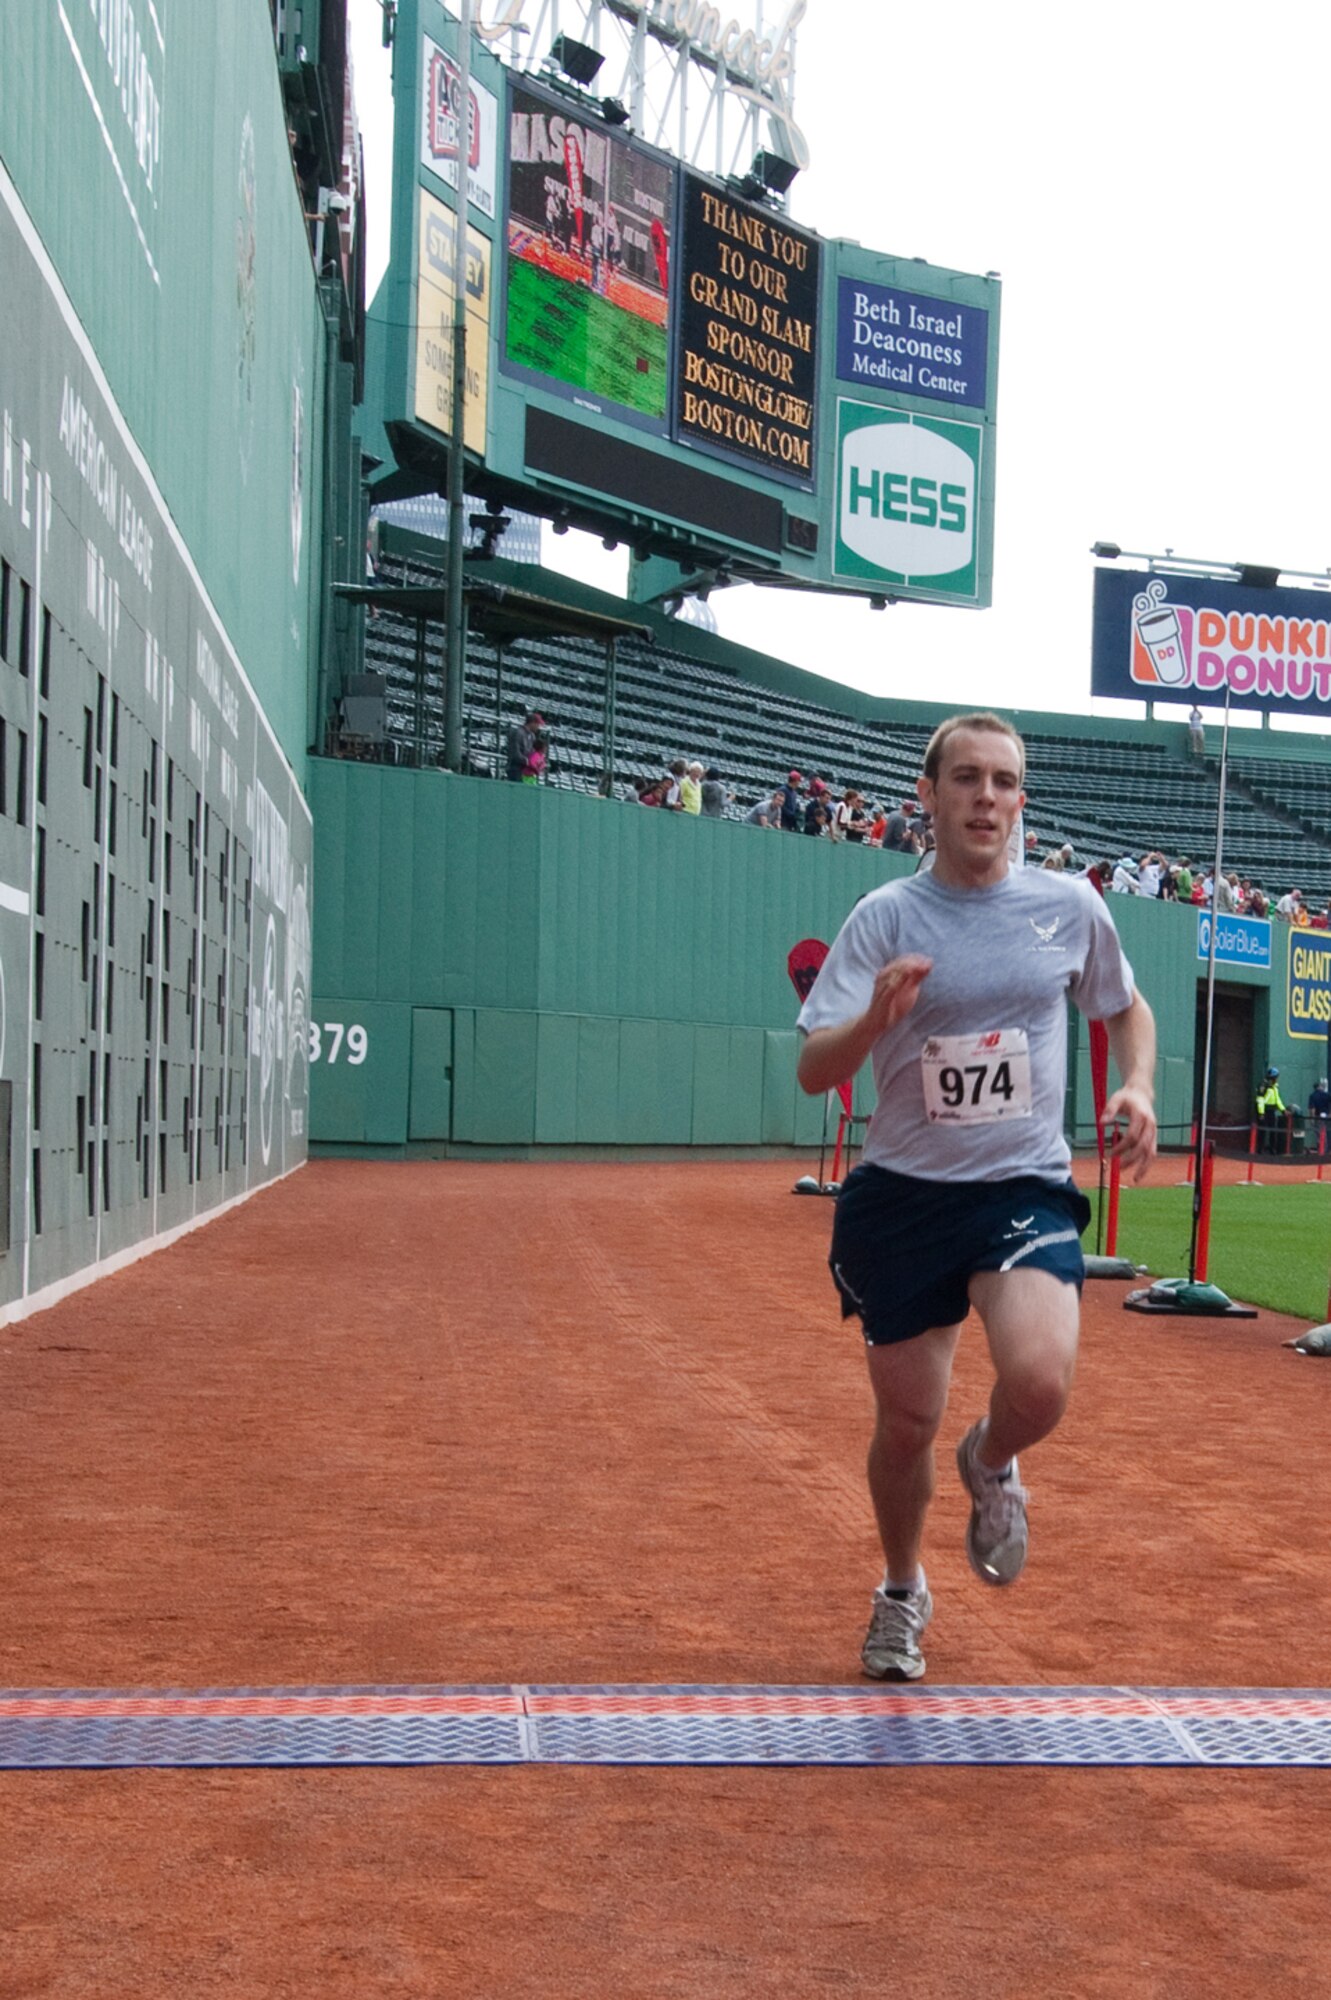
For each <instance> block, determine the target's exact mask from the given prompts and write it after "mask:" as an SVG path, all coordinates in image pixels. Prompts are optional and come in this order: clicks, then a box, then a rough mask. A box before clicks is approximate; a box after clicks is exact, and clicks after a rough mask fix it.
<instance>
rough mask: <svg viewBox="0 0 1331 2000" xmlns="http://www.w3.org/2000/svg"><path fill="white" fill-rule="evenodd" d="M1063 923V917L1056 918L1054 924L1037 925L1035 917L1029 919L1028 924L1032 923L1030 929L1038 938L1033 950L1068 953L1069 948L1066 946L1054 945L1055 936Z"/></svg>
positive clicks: (1032, 947)
mask: <svg viewBox="0 0 1331 2000" xmlns="http://www.w3.org/2000/svg"><path fill="white" fill-rule="evenodd" d="M1062 921H1063V919H1062V917H1055V918H1054V921H1053V923H1052V924H1037V923H1036V921H1035V918H1034V917H1031V918H1029V919H1028V922H1029V923H1030V927H1031V929H1032V930H1033V931H1034V932H1035V936H1036V942H1035V943H1034V944H1033V945H1032V946H1031V950H1032V951H1066V950H1067V946H1066V945H1065V944H1055V943H1054V938H1055V935H1056V934H1057V931H1058V927H1059V925H1060V924H1061V923H1062Z"/></svg>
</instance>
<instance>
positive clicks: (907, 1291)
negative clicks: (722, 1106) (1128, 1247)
mask: <svg viewBox="0 0 1331 2000" xmlns="http://www.w3.org/2000/svg"><path fill="white" fill-rule="evenodd" d="M1024 773H1025V748H1024V745H1023V744H1022V741H1021V738H1020V737H1019V736H1018V735H1017V733H1016V731H1015V730H1013V729H1012V728H1011V727H1010V726H1009V725H1008V724H1007V723H1006V722H1003V721H1001V720H1000V719H999V717H998V716H995V715H959V716H953V717H952V718H951V719H950V720H949V721H947V722H945V723H943V724H942V726H941V728H939V729H938V730H936V731H935V733H934V736H933V739H932V741H931V742H930V744H929V747H928V750H927V751H926V753H925V759H924V776H923V777H922V778H921V779H920V781H919V785H918V787H917V789H918V792H919V796H920V801H921V804H922V805H923V806H924V807H925V809H926V811H928V812H930V813H931V814H932V815H933V825H934V836H935V840H936V843H937V851H936V856H935V862H934V866H933V868H932V870H930V871H929V872H928V873H922V874H917V875H914V876H910V877H907V878H906V879H904V880H902V881H895V882H889V883H886V884H885V885H884V886H883V887H882V888H881V889H876V890H874V891H873V892H872V894H870V895H868V896H865V897H863V898H862V899H861V901H860V902H859V903H857V904H856V906H855V908H854V909H853V910H852V911H851V913H850V915H849V917H848V918H847V919H846V922H845V923H844V924H843V925H842V928H841V932H840V934H839V936H838V937H837V940H836V943H835V944H834V945H833V946H832V949H831V952H830V953H829V954H828V958H827V961H826V963H825V964H824V966H823V969H822V971H821V972H820V973H819V975H818V979H817V982H816V984H815V985H814V988H813V991H812V992H811V993H810V995H809V997H808V999H807V1000H806V1001H805V1003H804V1006H803V1008H802V1010H801V1012H800V1017H799V1026H800V1028H801V1030H802V1031H803V1033H804V1035H805V1038H806V1039H805V1041H804V1045H803V1048H802V1050H801V1052H800V1062H799V1080H800V1083H801V1084H802V1086H803V1088H804V1089H805V1090H806V1091H808V1092H809V1093H810V1094H811V1095H816V1094H817V1093H819V1092H820V1091H825V1090H829V1089H831V1088H832V1087H833V1086H834V1085H836V1084H838V1083H841V1082H843V1081H844V1080H845V1079H846V1078H847V1077H850V1076H853V1075H854V1074H855V1072H856V1070H858V1069H859V1067H860V1065H861V1063H862V1062H863V1061H864V1060H865V1058H866V1056H872V1058H873V1069H874V1083H875V1085H876V1087H877V1092H878V1104H877V1108H876V1110H875V1111H874V1114H873V1117H872V1119H871V1121H870V1124H869V1130H868V1135H867V1138H866V1141H865V1146H864V1154H863V1158H862V1161H861V1163H860V1165H859V1166H858V1167H857V1168H856V1169H855V1171H854V1172H853V1173H852V1174H851V1175H850V1176H849V1177H848V1179H847V1181H846V1184H845V1187H844V1188H843V1190H842V1193H841V1195H840V1198H839V1200H838V1202H837V1209H836V1222H835V1225H834V1228H833V1233H832V1250H831V1255H830V1258H829V1263H830V1265H831V1270H832V1276H833V1279H834V1280H835V1283H836V1286H837V1290H838V1291H839V1293H840V1295H841V1310H842V1314H843V1317H847V1318H849V1317H850V1315H851V1314H852V1313H853V1314H857V1315H858V1316H859V1318H860V1320H861V1322H862V1324H863V1327H864V1338H865V1341H866V1343H867V1347H868V1360H869V1375H870V1380H871V1382H872V1384H873V1390H874V1395H875V1398H876V1402H877V1425H876V1428H875V1432H874V1437H873V1442H872V1444H871V1445H870V1448H869V1490H870V1493H871V1495H872V1498H873V1505H874V1511H875V1513H876V1515H877V1518H878V1531H879V1535H880V1536H881V1538H882V1544H883V1553H884V1555H885V1557H886V1559H887V1568H886V1573H885V1575H884V1578H883V1581H882V1584H881V1585H880V1587H879V1588H878V1589H877V1590H876V1591H875V1593H874V1606H873V1617H872V1621H871V1623H870V1626H869V1632H868V1636H867V1638H866V1639H865V1642H864V1651H863V1654H862V1659H863V1664H864V1670H865V1672H866V1673H867V1674H870V1675H872V1676H874V1677H875V1678H876V1679H880V1680H881V1679H893V1680H918V1679H919V1677H920V1676H921V1674H923V1672H924V1656H923V1654H922V1653H921V1651H920V1639H921V1635H922V1634H923V1632H924V1628H925V1626H926V1625H927V1624H928V1622H929V1619H930V1616H931V1614H932V1611H933V1602H932V1599H931V1598H930V1595H929V1589H928V1585H927V1584H926V1582H925V1577H924V1572H923V1570H922V1569H921V1567H920V1549H921V1542H922V1539H923V1532H924V1517H925V1514H926V1512H927V1510H928V1506H929V1501H930V1499H931V1498H932V1496H933V1490H934V1455H933V1444H934V1438H935V1437H936V1435H937V1432H938V1428H939V1424H940V1422H941V1421H942V1416H943V1410H944V1407H945V1406H946V1402H947V1390H948V1381H949V1378H950V1375H951V1371H952V1356H953V1354H954V1352H955V1349H956V1345H957V1337H958V1335H959V1334H960V1332H961V1322H962V1321H963V1320H964V1319H965V1317H966V1312H967V1309H968V1307H969V1306H970V1305H974V1307H975V1308H976V1310H977V1311H978V1313H979V1315H980V1318H981V1319H982V1320H983V1322H984V1327H985V1333H986V1335H987V1337H988V1342H989V1352H990V1356H991V1358H992V1360H993V1364H994V1370H995V1374H996V1377H997V1379H996V1381H995V1384H994V1389H993V1394H992V1396H991V1398H990V1402H989V1412H988V1415H987V1416H986V1417H983V1418H981V1419H980V1421H979V1422H978V1423H976V1424H974V1425H972V1427H971V1429H970V1430H969V1431H967V1433H966V1435H965V1437H964V1438H963V1439H962V1441H961V1444H960V1445H959V1446H958V1449H957V1466H958V1470H959V1471H960V1473H961V1478H962V1483H963V1485H964V1486H965V1487H966V1490H967V1492H968V1493H969V1494H970V1496H971V1519H970V1525H969V1528H968V1530H967V1535H966V1552H967V1555H968V1556H969V1558H970V1563H971V1567H972V1568H973V1569H974V1570H975V1572H976V1574H977V1575H978V1576H979V1577H980V1578H981V1579H982V1580H983V1581H984V1582H986V1583H991V1584H1007V1583H1012V1582H1014V1581H1015V1580H1016V1578H1017V1576H1018V1575H1019V1574H1020V1572H1021V1568H1022V1565H1023V1563H1024V1562H1025V1560H1026V1544H1027V1521H1026V1500H1027V1495H1026V1492H1025V1489H1024V1488H1023V1487H1022V1485H1021V1483H1020V1480H1019V1479H1018V1476H1017V1453H1018V1452H1019V1451H1024V1450H1026V1448H1027V1447H1028V1446H1030V1445H1033V1444H1036V1443H1038V1441H1039V1440H1040V1439H1041V1438H1043V1437H1046V1436H1047V1435H1048V1434H1049V1432H1050V1431H1052V1430H1053V1428H1054V1426H1055V1425H1056V1424H1057V1423H1058V1421H1059V1419H1060V1417H1061V1416H1062V1414H1063V1410H1064V1407H1065V1405H1066V1402H1067V1397H1068V1391H1069V1388H1070V1386H1071V1382H1072V1371H1073V1366H1074V1363H1075V1360H1076V1352H1077V1322H1078V1298H1079V1292H1080V1288H1081V1282H1082V1277H1083V1264H1082V1255H1081V1245H1080V1242H1079V1240H1078V1239H1079V1237H1080V1235H1081V1232H1082V1230H1083V1229H1084V1228H1085V1227H1086V1224H1087V1222H1088V1220H1089V1219H1090V1208H1089V1205H1088V1203H1087V1202H1086V1200H1085V1197H1084V1196H1082V1195H1081V1194H1080V1193H1078V1191H1077V1189H1076V1188H1075V1187H1074V1186H1073V1185H1072V1182H1071V1180H1070V1179H1069V1177H1068V1168H1069V1165H1070V1154H1069V1152H1068V1147H1067V1143H1066V1141H1065V1139H1064V1137H1063V1095H1064V1085H1065V1071H1066V1053H1067V1002H1068V999H1069V998H1071V999H1072V1000H1074V1001H1075V1002H1076V1004H1077V1006H1078V1007H1079V1008H1080V1009H1081V1010H1082V1012H1083V1013H1084V1014H1087V1015H1090V1016H1091V1017H1092V1018H1095V1019H1100V1020H1104V1021H1106V1022H1107V1024H1108V1029H1109V1045H1110V1048H1111V1050H1112V1052H1113V1055H1114V1060H1115V1063H1116V1065H1117V1067H1118V1070H1119V1074H1120V1076H1121V1077H1122V1079H1123V1081H1122V1085H1121V1087H1120V1089H1119V1090H1118V1091H1116V1092H1115V1094H1114V1095H1113V1096H1112V1097H1111V1098H1110V1099H1109V1101H1108V1103H1107V1104H1106V1106H1105V1123H1106V1126H1107V1127H1110V1126H1112V1127H1114V1128H1115V1135H1114V1137H1115V1144H1116V1146H1117V1150H1118V1154H1119V1158H1120V1160H1121V1161H1122V1163H1123V1165H1124V1166H1125V1167H1128V1168H1131V1169H1134V1170H1135V1175H1134V1177H1135V1178H1136V1179H1137V1180H1140V1179H1141V1178H1142V1176H1143V1175H1144V1173H1145V1172H1146V1169H1147V1167H1148V1165H1149V1164H1150V1161H1151V1159H1152V1157H1153V1155H1154V1152H1155V1113H1154V1110H1153V1109H1152V1103H1153V1087H1152V1082H1153V1075H1154V1068H1155V1023H1154V1021H1153V1019H1152V1016H1151V1010H1150V1008H1149V1007H1148V1006H1147V1004H1146V1002H1145V1001H1144V1000H1143V999H1142V997H1141V995H1140V994H1139V993H1138V992H1137V990H1136V987H1135V986H1134V985H1133V979H1132V969H1131V967H1130V966H1129V964H1128V962H1127V960H1126V958H1125V957H1124V955H1123V950H1122V947H1121V946H1120V944H1119V941H1118V934H1117V932H1116V931H1115V929H1114V926H1113V922H1112V920H1111V918H1110V916H1109V913H1108V911H1107V910H1106V908H1105V905H1104V904H1103V902H1102V901H1101V900H1100V898H1099V897H1098V896H1097V895H1096V894H1095V893H1094V891H1093V890H1092V889H1091V887H1090V886H1089V884H1088V883H1085V882H1082V881H1080V880H1079V879H1077V878H1075V877H1072V876H1069V875H1066V874H1059V873H1056V872H1055V871H1053V870H1051V869H1017V870H1012V869H1010V867H1009V852H1008V843H1009V837H1010V835H1011V834H1012V831H1013V828H1014V826H1015V824H1016V822H1017V818H1018V815H1019V814H1020V812H1021V809H1022V806H1023V804H1024V803H1025V793H1024V792H1023V790H1022V780H1023V777H1024Z"/></svg>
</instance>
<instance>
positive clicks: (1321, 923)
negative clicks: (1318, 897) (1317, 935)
mask: <svg viewBox="0 0 1331 2000" xmlns="http://www.w3.org/2000/svg"><path fill="white" fill-rule="evenodd" d="M1309 921H1310V923H1311V926H1312V928H1313V930H1315V931H1326V930H1331V903H1328V905H1327V907H1326V908H1325V909H1324V910H1314V911H1313V913H1312V917H1311V918H1310V920H1309Z"/></svg>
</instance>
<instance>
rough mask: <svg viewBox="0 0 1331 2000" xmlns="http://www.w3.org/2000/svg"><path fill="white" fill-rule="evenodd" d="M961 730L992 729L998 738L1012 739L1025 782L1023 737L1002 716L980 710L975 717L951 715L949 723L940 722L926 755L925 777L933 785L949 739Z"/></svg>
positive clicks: (940, 767) (930, 739)
mask: <svg viewBox="0 0 1331 2000" xmlns="http://www.w3.org/2000/svg"><path fill="white" fill-rule="evenodd" d="M959 729H991V730H993V731H994V733H995V734H996V735H998V736H1007V737H1010V738H1011V740H1012V742H1014V743H1015V744H1016V746H1017V757H1018V760H1019V763H1020V767H1021V769H1020V776H1021V779H1022V782H1023V783H1024V782H1025V778H1026V745H1025V744H1024V743H1023V742H1022V740H1021V737H1020V736H1019V735H1018V734H1017V732H1016V730H1015V729H1014V728H1013V727H1012V724H1011V723H1010V722H1004V720H1003V718H1002V716H1001V715H993V714H991V713H990V711H989V710H988V709H979V710H977V711H976V712H975V713H974V714H973V715H949V717H948V718H947V721H946V722H940V723H939V725H938V727H937V729H935V731H934V733H933V735H932V736H931V737H930V738H929V747H928V749H927V750H926V751H925V753H924V775H925V777H926V778H927V779H928V780H929V782H930V784H931V785H932V784H936V783H937V781H938V773H939V771H940V770H941V769H942V766H943V752H944V750H945V749H946V748H947V745H948V742H949V739H950V738H951V737H953V736H955V735H956V733H957V731H958V730H959Z"/></svg>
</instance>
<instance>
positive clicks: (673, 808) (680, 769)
mask: <svg viewBox="0 0 1331 2000" xmlns="http://www.w3.org/2000/svg"><path fill="white" fill-rule="evenodd" d="M688 769H689V767H688V765H687V764H686V763H685V762H684V759H683V758H682V757H676V759H675V761H674V763H673V764H672V765H671V766H670V778H669V782H668V784H667V785H666V795H665V797H664V798H663V799H662V801H661V803H662V805H663V806H664V807H665V808H666V810H667V811H668V812H683V810H684V803H683V795H682V793H681V790H680V787H681V786H682V785H683V783H684V780H685V778H686V777H687V776H688Z"/></svg>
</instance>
